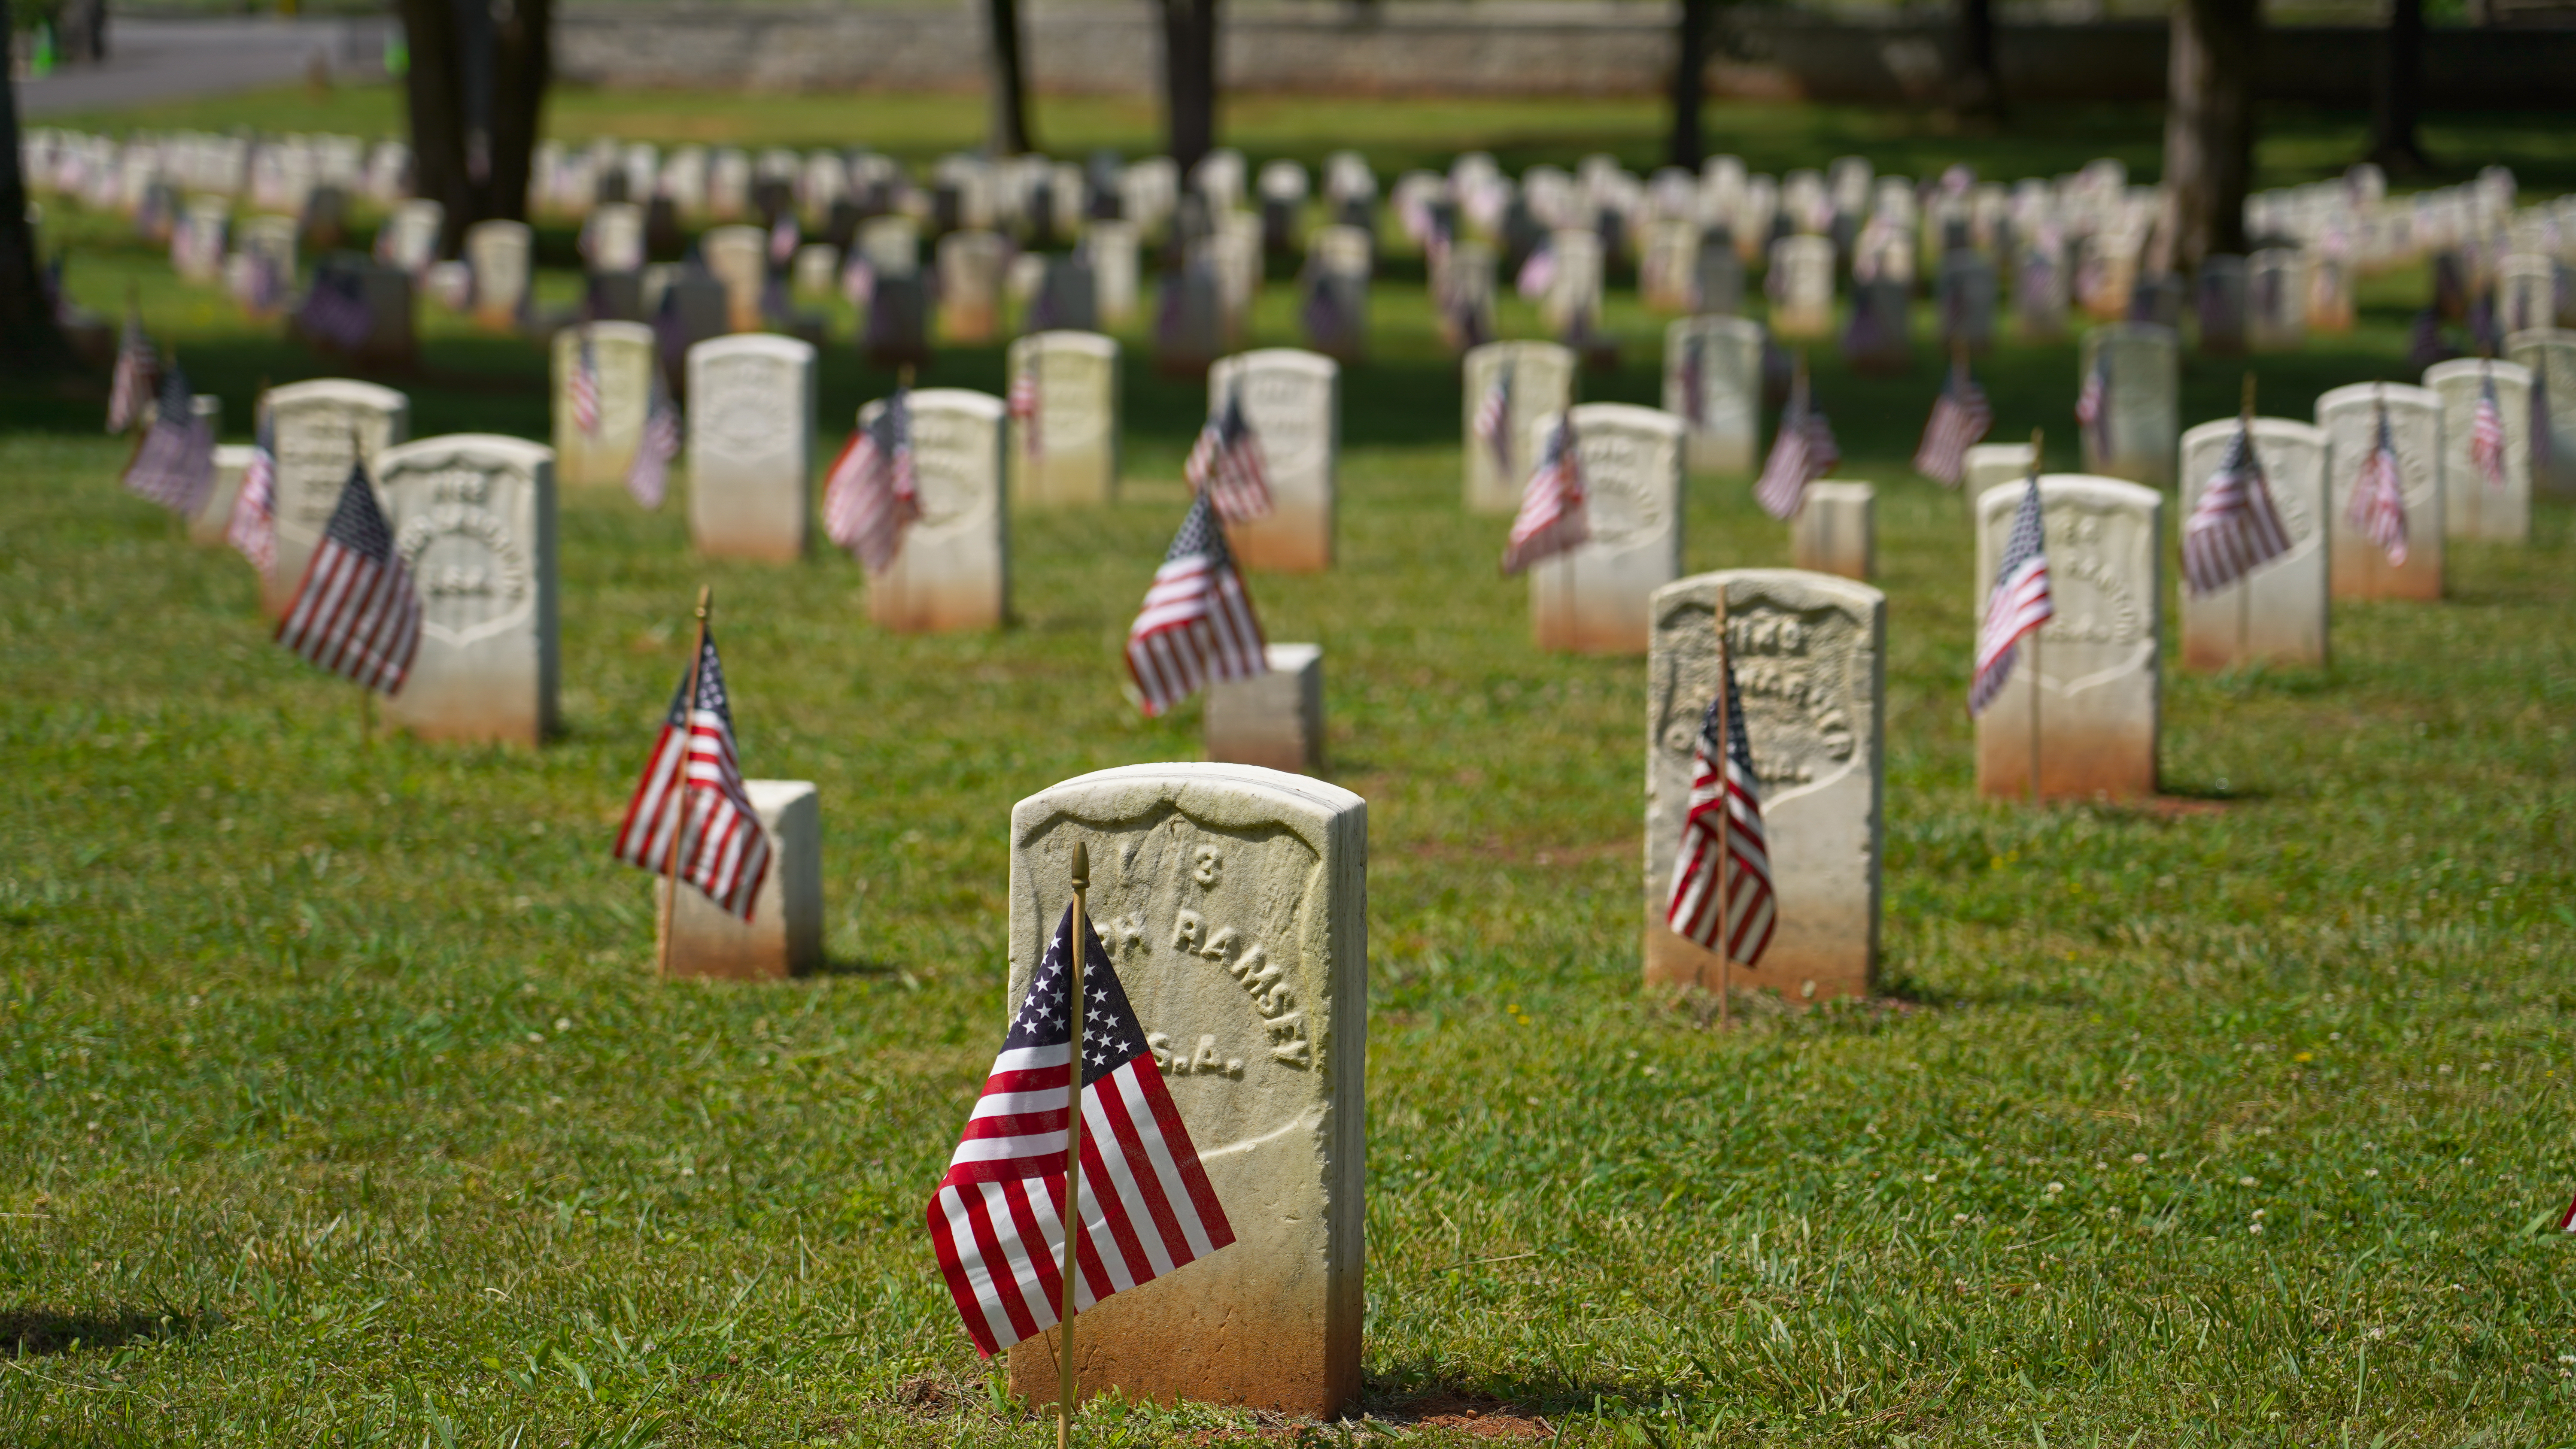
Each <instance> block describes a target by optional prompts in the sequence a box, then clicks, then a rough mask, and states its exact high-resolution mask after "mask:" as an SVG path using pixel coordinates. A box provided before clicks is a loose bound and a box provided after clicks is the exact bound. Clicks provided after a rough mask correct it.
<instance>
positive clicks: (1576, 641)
mask: <svg viewBox="0 0 2576 1449" xmlns="http://www.w3.org/2000/svg"><path fill="white" fill-rule="evenodd" d="M1611 572H1612V570H1610V569H1608V568H1605V567H1603V566H1601V565H1600V564H1599V563H1598V562H1597V561H1595V560H1591V559H1587V558H1583V557H1580V556H1577V555H1570V554H1559V555H1557V556H1556V557H1555V558H1551V559H1546V560H1543V561H1541V562H1539V563H1537V564H1534V565H1532V566H1531V568H1530V571H1529V580H1530V638H1531V639H1532V641H1533V642H1535V643H1536V644H1537V645H1538V647H1539V648H1541V649H1548V650H1555V651H1559V652H1562V653H1567V654H1643V653H1645V652H1646V642H1647V625H1646V607H1647V598H1648V596H1649V595H1650V594H1651V593H1652V592H1653V590H1654V588H1655V587H1656V586H1657V585H1658V584H1659V583H1661V582H1662V581H1661V580H1657V579H1648V580H1645V581H1644V582H1643V587H1638V586H1635V584H1634V583H1626V582H1623V581H1622V580H1620V579H1617V578H1612V577H1607V576H1606V575H1608V574H1610V573H1611Z"/></svg>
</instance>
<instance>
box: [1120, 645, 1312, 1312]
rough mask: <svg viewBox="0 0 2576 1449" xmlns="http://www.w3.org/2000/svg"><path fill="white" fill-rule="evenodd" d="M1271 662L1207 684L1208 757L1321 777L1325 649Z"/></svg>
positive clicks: (1289, 652)
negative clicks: (1263, 670)
mask: <svg viewBox="0 0 2576 1449" xmlns="http://www.w3.org/2000/svg"><path fill="white" fill-rule="evenodd" d="M1269 658H1270V672H1269V673H1268V674H1264V675H1261V676H1260V677H1258V678H1255V679H1233V680H1221V681H1218V682H1216V683H1213V684H1210V685H1209V686H1208V692H1207V723H1206V738H1207V757H1208V758H1209V759H1210V760H1218V761H1224V762H1226V763H1228V764H1236V765H1261V766H1264V767H1266V768H1269V769H1273V770H1285V771H1287V772H1288V773H1289V774H1292V775H1314V774H1319V773H1321V772H1322V770H1323V768H1324V651H1323V649H1322V647H1321V646H1319V645H1314V644H1273V645H1271V646H1270V650H1269ZM1077 1341H1078V1336H1077Z"/></svg>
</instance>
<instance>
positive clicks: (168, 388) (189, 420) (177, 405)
mask: <svg viewBox="0 0 2576 1449" xmlns="http://www.w3.org/2000/svg"><path fill="white" fill-rule="evenodd" d="M125 486H126V487H127V488H128V489H131V490H132V491H133V492H135V493H138V494H140V495H142V496H143V497H145V498H149V499H151V500H152V501H153V502H155V503H158V504H160V505H161V506H162V507H164V508H167V509H169V510H170V511H171V512H173V513H178V514H182V515H191V516H192V515H194V514H195V513H196V511H197V510H198V508H199V507H201V506H203V505H204V503H205V501H206V490H208V489H210V488H212V487H214V486H215V425H214V423H213V421H212V420H210V419H207V418H201V417H199V416H197V395H196V394H195V393H194V392H191V391H190V390H189V388H188V373H187V369H185V368H183V367H181V366H180V365H179V359H177V358H175V357H174V358H172V359H170V367H169V370H168V371H167V372H165V373H163V374H162V376H161V396H160V398H159V400H158V401H157V402H156V403H155V404H154V411H153V417H152V427H151V429H150V430H149V431H148V432H146V433H144V435H143V445H142V446H141V447H139V448H137V449H135V452H134V461H133V463H132V464H130V465H129V466H128V467H127V468H126V470H125Z"/></svg>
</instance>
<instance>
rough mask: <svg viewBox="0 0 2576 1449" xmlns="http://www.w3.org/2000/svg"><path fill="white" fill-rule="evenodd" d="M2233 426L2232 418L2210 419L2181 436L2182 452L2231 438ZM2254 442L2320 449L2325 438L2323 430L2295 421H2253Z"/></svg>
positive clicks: (2234, 427)
mask: <svg viewBox="0 0 2576 1449" xmlns="http://www.w3.org/2000/svg"><path fill="white" fill-rule="evenodd" d="M2236 424H2237V420H2236V419H2235V418H2214V419H2212V420H2210V421H2209V422H2205V423H2202V424H2200V425H2198V426H2197V427H2193V428H2191V429H2189V430H2187V431H2185V432H2184V433H2183V435H2182V451H2183V452H2184V453H2185V454H2186V455H2188V454H2190V453H2193V452H2196V451H2198V450H2199V449H2200V447H2201V446H2202V445H2203V444H2205V443H2207V442H2208V441H2209V440H2211V439H2213V438H2226V437H2231V436H2233V435H2234V434H2235V432H2236ZM2254 440H2255V441H2256V442H2258V443H2261V442H2265V441H2271V440H2278V441H2281V442H2291V443H2313V444H2315V445H2316V446H2318V447H2324V446H2325V441H2326V435H2325V430H2324V429H2323V428H2320V427H2318V426H2317V425H2316V424H2314V423H2303V422H2300V421H2299V420H2298V419H2296V418H2256V419H2255V420H2254Z"/></svg>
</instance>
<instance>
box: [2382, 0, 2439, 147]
mask: <svg viewBox="0 0 2576 1449" xmlns="http://www.w3.org/2000/svg"><path fill="white" fill-rule="evenodd" d="M2382 44H2383V46H2384V48H2383V50H2382V51H2381V53H2380V58H2379V86H2378V94H2377V95H2376V96H2374V97H2372V99H2373V100H2374V101H2375V102H2376V103H2377V104H2376V105H2374V106H2373V107H2372V111H2373V114H2372V116H2371V138H2370V159H2371V160H2373V161H2376V162H2378V163H2379V166H2380V169H2381V170H2383V171H2390V172H2397V173H2420V172H2424V171H2429V170H2431V169H2432V167H2431V164H2430V163H2429V162H2427V161H2426V160H2425V159H2424V148H2423V147H2422V146H2421V145H2420V144H2419V143H2418V142H2417V141H2416V139H2415V122H2416V119H2417V117H2419V116H2420V115H2421V114H2422V112H2423V109H2424V0H2391V4H2390V5H2389V10H2388V33H2387V39H2386V40H2385V41H2384V42H2382Z"/></svg>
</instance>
